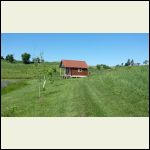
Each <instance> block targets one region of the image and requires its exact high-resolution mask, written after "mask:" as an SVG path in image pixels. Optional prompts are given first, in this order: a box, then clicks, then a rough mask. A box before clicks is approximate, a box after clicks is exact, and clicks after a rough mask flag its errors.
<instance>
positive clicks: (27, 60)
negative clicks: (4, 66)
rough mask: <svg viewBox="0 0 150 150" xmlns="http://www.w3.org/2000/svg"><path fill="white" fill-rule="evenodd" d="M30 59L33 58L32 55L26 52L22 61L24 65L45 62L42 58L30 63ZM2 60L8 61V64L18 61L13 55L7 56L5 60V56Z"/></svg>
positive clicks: (34, 59) (22, 56)
mask: <svg viewBox="0 0 150 150" xmlns="http://www.w3.org/2000/svg"><path fill="white" fill-rule="evenodd" d="M30 58H31V55H30V54H29V53H26V52H25V53H23V54H22V55H21V59H22V62H23V63H24V64H31V63H41V62H44V59H42V57H41V58H40V57H35V58H32V61H30ZM1 59H2V60H6V61H7V62H10V63H14V62H15V61H16V60H15V58H14V56H13V54H8V55H6V57H5V58H4V57H3V56H1Z"/></svg>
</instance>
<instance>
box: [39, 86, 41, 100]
mask: <svg viewBox="0 0 150 150" xmlns="http://www.w3.org/2000/svg"><path fill="white" fill-rule="evenodd" d="M40 96H41V93H40V84H39V97H40Z"/></svg>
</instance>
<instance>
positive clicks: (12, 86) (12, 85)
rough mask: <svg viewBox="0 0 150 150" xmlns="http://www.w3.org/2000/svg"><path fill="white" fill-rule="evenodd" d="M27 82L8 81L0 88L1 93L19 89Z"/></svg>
mask: <svg viewBox="0 0 150 150" xmlns="http://www.w3.org/2000/svg"><path fill="white" fill-rule="evenodd" d="M27 85H28V84H27V83H26V82H25V81H19V82H14V83H9V84H8V85H7V86H5V87H3V88H1V95H3V94H7V93H9V92H11V91H14V90H17V89H20V88H22V87H24V86H27Z"/></svg>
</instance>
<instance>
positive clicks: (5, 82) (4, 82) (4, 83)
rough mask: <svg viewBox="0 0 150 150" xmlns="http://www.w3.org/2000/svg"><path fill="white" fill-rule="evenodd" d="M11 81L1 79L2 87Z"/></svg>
mask: <svg viewBox="0 0 150 150" xmlns="http://www.w3.org/2000/svg"><path fill="white" fill-rule="evenodd" d="M9 83H11V81H7V80H6V81H4V80H3V81H1V88H4V87H6V86H7V85H8V84H9Z"/></svg>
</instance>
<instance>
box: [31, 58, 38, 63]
mask: <svg viewBox="0 0 150 150" xmlns="http://www.w3.org/2000/svg"><path fill="white" fill-rule="evenodd" d="M32 61H33V63H40V58H39V57H36V58H33V59H32Z"/></svg>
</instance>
